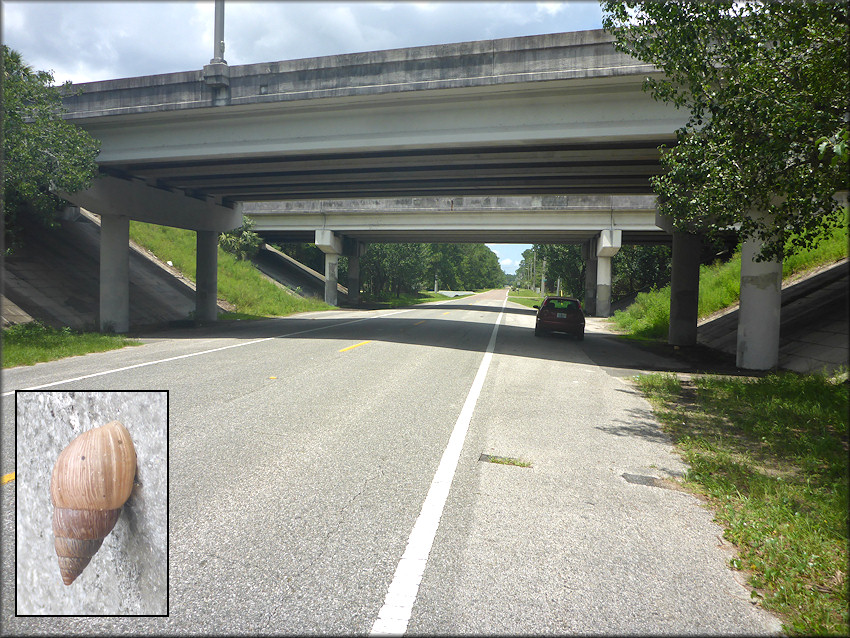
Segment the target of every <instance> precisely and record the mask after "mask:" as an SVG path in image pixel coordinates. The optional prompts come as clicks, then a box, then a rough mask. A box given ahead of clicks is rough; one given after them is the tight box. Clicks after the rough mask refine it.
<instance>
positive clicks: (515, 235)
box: [257, 229, 672, 245]
mask: <svg viewBox="0 0 850 638" xmlns="http://www.w3.org/2000/svg"><path fill="white" fill-rule="evenodd" d="M257 234H258V235H260V236H262V237H263V239H265V240H266V241H268V242H272V243H313V242H314V241H315V231H303V230H302V231H274V230H263V229H260V230H257ZM598 234H599V232H598V231H597V232H595V233H590V232H567V231H564V232H551V231H550V232H545V233H540V232H537V233H534V232H526V231H522V230H514V231H510V230H506V231H486V232H485V231H479V230H461V231H437V230H419V231H417V230H410V231H390V230H374V231H370V230H354V231H347V232H345V234H344V235H345V237H350V238H351V239H354V240H356V241H361V242H366V243H382V242H383V243H412V242H424V243H445V244H479V243H481V244H583V243H585V242H588V241H590V240H592V239H594V238H595V237H596V236H597V235H598ZM622 243H623V244H624V245H626V244H629V245H644V244H652V245H656V244H662V245H670V244H671V243H672V237H671V236H670V235H665V234H660V233H652V232H641V231H632V232H624V233H623V235H622Z"/></svg>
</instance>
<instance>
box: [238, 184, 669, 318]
mask: <svg viewBox="0 0 850 638" xmlns="http://www.w3.org/2000/svg"><path fill="white" fill-rule="evenodd" d="M243 212H244V214H245V215H247V216H248V217H250V218H251V219H252V220H253V222H254V230H255V231H256V232H257V233H259V234H260V235H262V236H263V237H265V238H266V239H267V240H271V241H278V242H315V243H317V244H318V245H319V246H320V247H321V248H322V249H323V250H324V251H325V262H326V263H325V271H326V290H325V292H326V300H327V301H329V302H332V303H336V281H334V280H333V279H332V277H328V276H327V275H328V273H333V272H334V270H335V261H336V260H337V259H338V255H339V254H346V255H347V256H348V257H349V262H348V263H349V280H348V292H349V300H350V301H356V300H357V295H358V292H357V291H358V290H359V288H360V281H359V256H360V255H361V254H362V252H363V248H364V246H365V244H367V243H370V242H448V243H459V242H487V243H544V244H545V243H555V244H581V245H582V248H583V250H584V255H585V259H586V260H587V261H588V266H589V267H588V268H587V273H588V275H587V280H586V282H585V288H586V292H585V300H586V304H585V307H586V309H587V311H588V312H589V313H591V314H599V315H602V316H608V315H609V314H610V306H611V257H612V256H613V254H615V253H616V252H617V250H618V249H619V247H620V246H621V245H622V244H637V243H640V244H642V243H653V244H657V243H669V242H670V240H671V237H670V235H669V234H668V233H666V232H665V231H663V230H662V229H661V228H659V227H658V225H657V223H656V211H655V196H654V195H543V196H534V197H530V196H519V197H475V196H466V197H451V198H449V197H411V198H395V199H356V200H293V201H280V202H247V203H245V205H244V207H243ZM603 237H604V239H601V238H603ZM339 238H342V241H340V242H339V245H338V246H335V245H334V240H335V239H339ZM600 242H601V243H600ZM603 245H605V246H607V249H605V248H604V247H603ZM352 297H353V298H352Z"/></svg>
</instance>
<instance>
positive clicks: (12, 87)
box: [2, 45, 100, 252]
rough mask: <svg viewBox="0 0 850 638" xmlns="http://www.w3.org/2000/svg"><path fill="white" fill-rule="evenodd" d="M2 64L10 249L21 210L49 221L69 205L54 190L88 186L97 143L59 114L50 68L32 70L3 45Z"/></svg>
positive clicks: (5, 200)
mask: <svg viewBox="0 0 850 638" xmlns="http://www.w3.org/2000/svg"><path fill="white" fill-rule="evenodd" d="M2 66H3V100H2V108H3V154H4V157H3V161H4V175H3V189H4V190H3V204H4V208H3V211H4V213H3V217H4V223H5V240H6V247H7V248H6V250H7V252H9V251H10V250H11V249H12V248H14V246H15V243H16V220H17V219H19V217H20V216H21V215H24V214H30V215H33V216H34V217H36V218H38V219H39V220H40V221H41V222H43V223H44V224H46V225H48V226H50V225H52V224H53V223H55V221H54V220H55V214H56V212H57V211H59V210H61V209H62V208H64V207H65V206H67V205H68V204H67V202H65V201H64V200H63V199H61V198H60V197H58V196H57V195H55V194H54V193H53V191H56V190H62V191H66V192H69V193H72V192H75V191H78V190H82V189H84V188H88V186H89V185H90V184H91V180H92V179H94V177H95V176H96V175H97V164H96V162H95V158H96V157H97V154H98V152H99V151H100V143H99V142H98V141H97V140H95V139H94V138H92V137H91V136H90V135H89V134H88V133H86V132H85V131H83V130H82V129H80V128H78V127H76V126H74V125H73V124H70V123H68V122H66V121H65V120H63V119H62V113H63V108H62V99H61V96H60V93H59V89H58V88H57V87H55V86H53V74H52V73H50V72H48V71H34V70H33V69H32V68H31V67H29V66H27V65H26V64H24V62H23V60H22V59H21V55H20V54H19V53H18V52H16V51H13V50H12V49H9V48H8V47H6V46H5V45H4V46H3V48H2ZM66 86H67V85H66Z"/></svg>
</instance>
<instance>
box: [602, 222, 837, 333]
mask: <svg viewBox="0 0 850 638" xmlns="http://www.w3.org/2000/svg"><path fill="white" fill-rule="evenodd" d="M847 255H848V232H847V216H846V215H845V223H844V225H843V226H842V227H841V228H837V229H835V230H834V232H833V233H832V234H831V235H830V237H829V238H827V239H825V240H824V241H822V242H821V243H820V244H819V245H818V246H817V247H816V248H815V249H813V250H808V251H802V252H799V253H797V254H794V255H791V256H789V257H787V258H786V259H784V260H783V262H782V276H783V278H790V277H793V276H794V275H796V274H799V273H802V272H805V271H807V270H811V269H813V268H817V267H819V266H824V265H828V264H831V263H835V262H837V261H840V260H841V259H845V258H846V257H847ZM740 293H741V253H740V251H738V252H737V253H735V255H734V256H733V257H732V259H731V260H729V261H728V262H726V263H722V264H721V263H716V264H712V265H710V266H701V267H700V278H699V302H698V303H699V317H700V318H704V317H707V316H709V315H711V314H712V313H714V312H717V311H718V310H722V309H724V308H727V307H729V306H732V305H734V304H736V303H738V300H739V298H740ZM612 320H613V322H614V325H616V326H617V328H619V329H621V330H624V331H626V332H628V333H629V335H630V336H632V337H637V338H643V339H666V338H667V332H668V328H669V325H670V287H669V286H666V287H664V288H662V289H660V290H653V291H650V292H644V293H640V294H639V295H638V296H637V298H636V299H635V302H634V303H633V304H632V305H631V306H629V307H628V308H626V309H625V310H619V311H617V312H615V313H614V316H613V319H612Z"/></svg>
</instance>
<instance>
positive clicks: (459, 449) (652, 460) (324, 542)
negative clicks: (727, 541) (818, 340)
mask: <svg viewBox="0 0 850 638" xmlns="http://www.w3.org/2000/svg"><path fill="white" fill-rule="evenodd" d="M499 319H500V321H499V327H498V332H497V334H496V336H495V339H493V336H494V328H495V326H496V322H497V320H499ZM533 324H534V314H533V311H530V310H529V309H527V308H524V307H522V306H519V305H516V304H513V303H505V291H504V290H501V291H492V292H490V293H484V294H480V295H476V296H474V297H466V298H460V299H455V300H452V301H448V302H442V303H435V304H427V305H423V306H418V307H415V308H411V309H405V310H378V311H353V310H352V311H343V310H340V311H333V312H326V313H309V314H303V315H299V316H295V317H290V318H285V319H279V320H268V321H262V322H242V323H234V324H232V325H227V326H221V327H217V328H214V329H213V328H210V329H196V330H184V331H174V332H172V333H160V334H158V335H155V337H153V338H151V339H148V340H146V345H144V346H143V347H139V348H128V349H124V350H121V351H116V352H110V353H102V354H97V355H87V356H85V357H75V358H73V359H68V360H64V361H58V362H54V363H49V364H39V365H37V366H33V367H28V368H16V369H12V370H8V371H5V372H4V375H3V395H4V396H3V439H2V442H3V456H2V459H0V460H2V467H0V471H2V473H4V474H5V473H7V472H11V471H13V470H14V458H13V450H14V444H13V438H12V437H13V430H14V410H13V400H14V395H13V394H9V393H13V392H14V390H16V389H30V388H37V387H43V388H55V389H62V390H69V389H78V390H99V389H104V390H162V389H166V390H168V391H169V393H170V394H169V406H170V408H169V414H170V426H169V548H170V556H169V579H170V580H169V582H170V596H169V612H170V613H169V617H167V618H80V619H72V620H69V619H63V618H51V617H48V618H32V617H27V618H16V617H14V616H13V614H14V592H13V591H10V590H11V589H13V588H14V580H13V577H11V574H13V573H14V550H13V545H14V544H13V542H11V539H10V532H11V531H12V530H13V528H14V524H13V522H12V521H13V517H14V503H13V500H14V499H13V496H12V490H10V489H5V488H7V487H8V486H3V487H4V489H3V495H2V497H3V532H4V537H3V538H4V540H3V556H2V560H3V563H2V564H3V577H2V579H3V580H2V584H3V586H4V587H3V594H2V606H3V609H2V624H3V633H5V634H9V633H12V634H30V633H38V634H44V633H52V632H57V633H82V634H93V633H101V632H102V633H105V634H118V633H128V634H136V633H138V634H160V633H175V634H213V633H221V634H235V633H252V634H258V633H259V634H274V633H283V634H303V633H326V634H366V633H369V632H370V631H372V630H373V629H375V630H379V629H381V627H384V628H385V629H386V628H387V627H390V628H392V627H395V628H396V630H398V628H399V627H401V628H402V629H403V628H406V630H407V631H408V633H412V634H417V633H440V634H466V633H470V634H497V633H510V634H518V633H519V634H534V633H555V634H567V633H601V634H612V633H638V634H660V633H673V634H684V633H694V634H715V633H726V634H729V633H734V634H766V633H772V632H776V631H777V630H778V629H779V625H778V623H777V622H776V620H775V619H773V618H772V617H770V616H768V615H767V614H766V613H765V612H763V611H762V610H761V609H759V608H758V607H756V606H754V605H753V604H751V603H750V601H749V592H748V590H747V589H745V588H744V587H743V586H741V585H740V584H739V583H738V582H737V581H736V579H735V577H734V575H733V572H732V571H731V570H730V569H729V568H728V567H727V564H728V561H729V558H730V557H731V555H730V554H729V551H728V549H724V547H723V545H724V543H723V542H722V541H721V540H720V535H721V530H720V528H719V527H718V526H716V525H715V524H714V523H712V520H711V519H712V516H711V514H710V512H709V511H707V510H706V509H705V508H703V507H702V506H701V504H700V503H699V501H698V500H697V499H695V498H694V497H692V496H690V495H687V494H685V493H682V492H679V491H675V490H670V489H662V488H659V487H655V486H653V485H646V484H641V483H640V482H639V481H638V482H635V479H634V477H645V476H654V477H660V478H663V477H668V476H677V475H680V474H681V473H682V472H683V471H684V469H685V468H684V466H683V464H682V462H681V460H680V459H679V457H678V456H677V455H676V454H675V453H674V451H673V450H672V448H671V446H670V444H669V441H668V440H667V439H666V438H665V437H664V435H663V434H662V433H661V431H660V429H659V428H658V426H657V424H656V423H655V421H654V420H653V417H652V414H651V410H650V407H649V405H648V403H647V402H646V401H645V400H644V399H643V398H642V397H641V396H640V394H639V393H638V392H637V391H636V389H635V388H634V387H633V386H632V385H631V383H630V382H629V381H628V377H629V376H631V375H634V374H636V373H637V372H640V371H641V370H647V369H650V370H653V369H664V368H665V367H668V368H669V367H671V366H672V367H675V364H674V363H671V362H670V361H666V360H664V359H661V358H660V357H658V356H655V355H652V354H648V353H646V352H643V351H638V350H636V349H634V348H632V347H630V346H628V345H626V344H624V343H622V342H620V341H618V340H616V339H614V338H613V337H612V336H611V335H608V334H606V333H605V332H604V330H603V328H602V327H601V323H600V322H598V321H596V320H593V319H590V320H589V323H588V329H587V335H586V338H585V340H584V341H582V342H578V341H575V340H572V339H570V338H567V337H563V338H561V337H546V338H535V337H534V336H533ZM488 344H489V345H490V347H491V349H492V354H489V351H488ZM352 346H353V347H352ZM476 378H477V379H478V381H477V382H476ZM476 390H477V391H476ZM453 433H454V435H453ZM452 450H454V453H453V452H452ZM453 454H454V456H453ZM482 455H490V456H503V457H512V458H519V459H522V460H525V461H529V462H530V463H531V467H519V466H515V465H504V464H496V463H491V462H487V461H486V460H481V458H482ZM441 462H442V465H441ZM438 468H440V470H439V473H438ZM435 474H436V475H437V476H438V480H435ZM624 474H625V475H627V476H629V478H630V479H631V480H627V479H626V478H624V476H623V475H624ZM440 477H442V478H440ZM446 477H448V481H449V482H446V481H445V479H446ZM441 481H442V482H441ZM441 485H442V486H443V487H442V488H441V487H440V486H441ZM449 485H450V489H448V486H449ZM441 489H442V492H441ZM441 493H442V496H441ZM426 499H427V505H426V506H425V507H424V508H423V504H425V503H426ZM441 499H444V502H443V501H441ZM414 530H416V533H415V534H414V538H411V533H412V532H413V531H414ZM406 551H407V552H408V554H405V552H406ZM423 551H424V556H425V557H426V558H427V560H424V559H422V555H423V554H422V552H423ZM417 552H418V556H419V558H417V557H416V556H414V554H417ZM403 556H406V557H407V558H405V560H404V561H403V560H402V557H403ZM400 563H401V564H402V567H399V565H400ZM410 565H414V566H418V567H421V568H422V570H424V571H423V572H422V573H421V575H420V576H417V575H416V573H415V569H414V570H413V572H414V573H412V575H411V571H410V570H409V569H407V566H410ZM420 579H421V582H420ZM391 584H392V585H393V586H392V588H391ZM388 590H391V594H392V595H391V596H390V597H389V599H388ZM393 592H395V593H394V594H393ZM411 595H412V596H413V598H410V603H411V605H408V607H407V611H405V603H404V599H405V596H407V597H408V598H409V597H410V596H411ZM405 613H407V614H408V618H407V619H403V618H401V619H399V618H398V616H404V615H405ZM379 616H383V617H388V618H390V622H389V624H385V625H381V623H376V621H377V620H378V618H379ZM400 622H401V623H402V624H401V625H399V624H398V623H400Z"/></svg>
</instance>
